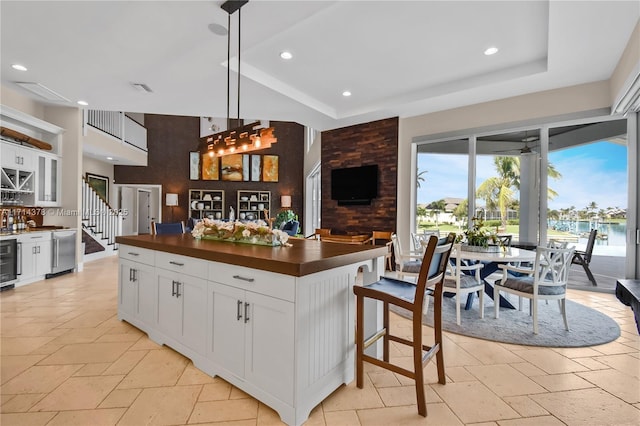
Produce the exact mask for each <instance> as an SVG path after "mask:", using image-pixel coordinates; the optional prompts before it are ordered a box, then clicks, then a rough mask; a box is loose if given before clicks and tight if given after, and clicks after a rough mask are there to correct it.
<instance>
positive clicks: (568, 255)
mask: <svg viewBox="0 0 640 426" xmlns="http://www.w3.org/2000/svg"><path fill="white" fill-rule="evenodd" d="M573 254H574V249H573V248H568V249H561V248H549V247H537V248H536V259H535V262H534V264H533V268H521V267H516V266H512V265H509V264H506V265H505V264H503V265H499V267H500V268H502V270H503V274H502V278H501V279H500V280H498V281H496V282H495V283H494V285H493V291H494V300H499V298H500V292H507V293H512V294H515V295H517V296H518V297H519V302H520V303H519V308H520V310H522V298H527V299H529V314H530V315H532V316H533V332H534V333H535V334H538V301H539V300H557V301H558V306H559V307H560V312H561V313H562V317H563V319H564V327H565V329H566V330H567V331H568V330H569V323H568V322H567V310H566V303H565V302H566V294H567V281H568V277H569V268H570V266H571V259H572V258H573ZM509 271H514V272H518V273H520V274H527V275H524V276H519V277H514V276H512V275H509V274H508V272H509ZM494 310H495V311H494V312H495V318H498V315H499V312H500V307H499V304H498V303H495V304H494Z"/></svg>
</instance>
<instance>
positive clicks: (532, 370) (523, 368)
mask: <svg viewBox="0 0 640 426" xmlns="http://www.w3.org/2000/svg"><path fill="white" fill-rule="evenodd" d="M511 366H512V367H513V368H515V369H516V370H518V371H519V372H521V373H522V374H524V375H525V376H527V377H533V376H544V375H545V374H547V373H545V372H544V371H542V370H541V369H539V368H538V367H536V366H535V365H533V364H531V363H528V362H517V363H515V364H511Z"/></svg>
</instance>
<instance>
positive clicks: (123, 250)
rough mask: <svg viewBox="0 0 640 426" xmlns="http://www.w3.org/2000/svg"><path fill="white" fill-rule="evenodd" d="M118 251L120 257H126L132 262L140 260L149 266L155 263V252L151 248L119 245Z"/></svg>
mask: <svg viewBox="0 0 640 426" xmlns="http://www.w3.org/2000/svg"><path fill="white" fill-rule="evenodd" d="M118 252H119V255H120V258H121V259H128V260H132V261H134V262H140V263H144V264H145V265H151V266H153V265H154V264H155V262H154V260H155V252H154V251H153V250H149V249H145V248H140V247H134V246H126V245H120V248H119V249H118Z"/></svg>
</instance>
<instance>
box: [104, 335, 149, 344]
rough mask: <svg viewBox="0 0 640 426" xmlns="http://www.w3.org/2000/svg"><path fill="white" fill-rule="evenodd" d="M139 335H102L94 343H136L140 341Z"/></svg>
mask: <svg viewBox="0 0 640 426" xmlns="http://www.w3.org/2000/svg"><path fill="white" fill-rule="evenodd" d="M140 337H141V336H140V335H138V334H133V333H122V334H103V335H102V336H100V337H98V339H97V340H96V342H98V343H103V342H137V341H138V340H139V339H140Z"/></svg>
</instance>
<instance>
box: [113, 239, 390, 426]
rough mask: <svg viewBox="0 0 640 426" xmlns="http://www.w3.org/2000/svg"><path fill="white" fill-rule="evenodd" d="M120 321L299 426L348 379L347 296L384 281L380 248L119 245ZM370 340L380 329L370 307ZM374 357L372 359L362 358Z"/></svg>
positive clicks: (350, 316) (303, 243) (172, 242)
mask: <svg viewBox="0 0 640 426" xmlns="http://www.w3.org/2000/svg"><path fill="white" fill-rule="evenodd" d="M116 241H117V243H118V244H119V245H120V246H119V257H120V263H119V268H120V271H119V283H118V285H119V287H118V318H119V319H121V320H125V321H127V322H129V323H131V324H132V325H134V326H136V327H138V328H139V329H141V330H143V331H145V332H146V333H147V334H148V335H149V338H150V339H152V340H153V341H155V342H157V343H159V344H165V345H167V346H170V347H171V348H173V349H175V350H176V351H178V352H180V353H181V354H183V355H184V356H186V357H187V358H189V359H191V361H192V362H193V364H194V365H195V366H196V367H197V368H199V369H201V370H202V371H204V372H206V373H208V374H209V375H211V376H220V377H222V378H223V379H225V380H226V381H228V382H229V383H231V384H233V385H234V386H236V387H238V388H239V389H241V390H243V391H245V392H246V393H248V394H250V395H252V396H253V397H255V398H256V399H258V400H259V401H261V402H263V403H264V404H266V405H268V406H269V407H271V408H273V409H274V410H275V411H277V412H278V414H279V415H280V417H281V419H282V421H284V422H285V423H287V424H289V425H300V424H302V423H303V422H304V421H305V420H307V418H308V416H309V413H310V412H311V410H312V409H313V408H314V407H315V406H316V405H318V404H319V403H320V402H322V401H323V400H324V399H325V398H326V397H327V396H328V395H330V394H331V393H332V392H333V391H334V390H335V389H337V388H338V387H339V386H340V385H341V384H343V383H345V384H346V383H349V382H351V381H352V380H353V375H354V352H355V346H354V331H355V330H354V319H355V304H354V296H353V291H352V287H353V285H355V283H356V276H357V275H358V271H359V270H360V271H361V273H362V281H363V283H369V282H374V281H376V280H377V279H378V278H379V276H380V275H383V274H384V255H385V254H386V252H387V249H386V247H380V246H372V245H352V244H341V243H331V242H320V241H316V240H305V239H296V238H292V239H290V240H289V243H290V246H276V247H270V246H260V245H249V244H241V243H231V242H224V241H212V240H198V239H195V238H193V237H192V236H191V235H190V234H181V235H153V236H152V235H141V236H124V237H117V240H116ZM368 308H369V309H366V311H367V314H368V315H367V316H366V322H367V325H368V326H367V327H366V328H367V329H368V330H370V331H371V332H373V331H374V330H375V329H376V327H377V326H378V325H379V315H378V309H377V307H376V306H375V305H370V306H368ZM369 349H370V350H373V351H376V352H377V351H378V348H375V347H372V348H369Z"/></svg>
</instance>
